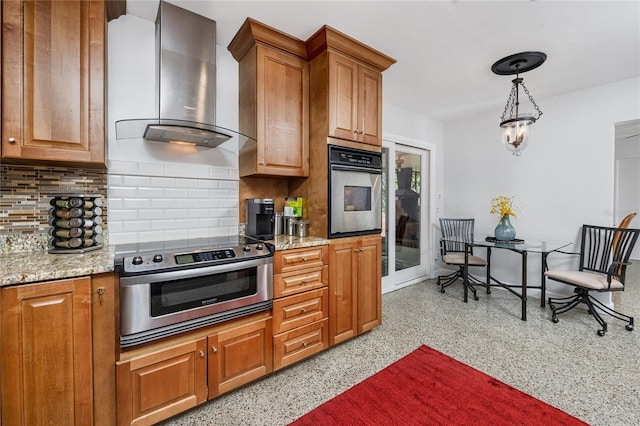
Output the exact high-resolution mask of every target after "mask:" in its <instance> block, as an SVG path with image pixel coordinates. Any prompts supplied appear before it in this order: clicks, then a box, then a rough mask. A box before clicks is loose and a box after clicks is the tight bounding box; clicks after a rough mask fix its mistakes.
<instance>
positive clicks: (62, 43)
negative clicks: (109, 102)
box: [2, 0, 105, 165]
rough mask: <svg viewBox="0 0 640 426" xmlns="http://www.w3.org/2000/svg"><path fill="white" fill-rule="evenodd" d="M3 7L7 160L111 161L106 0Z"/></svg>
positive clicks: (9, 3)
mask: <svg viewBox="0 0 640 426" xmlns="http://www.w3.org/2000/svg"><path fill="white" fill-rule="evenodd" d="M2 8H3V11H2V12H3V14H2V21H3V27H2V43H3V46H2V72H3V76H2V158H3V159H16V160H42V161H45V162H46V161H52V162H65V163H78V162H81V163H88V164H94V165H104V160H105V159H104V140H105V135H104V54H105V51H104V31H105V28H104V27H105V18H104V9H105V6H104V1H102V0H91V1H33V0H24V1H6V2H5V1H3V2H2Z"/></svg>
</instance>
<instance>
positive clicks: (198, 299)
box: [151, 268, 257, 317]
mask: <svg viewBox="0 0 640 426" xmlns="http://www.w3.org/2000/svg"><path fill="white" fill-rule="evenodd" d="M256 293H257V268H249V269H242V270H240V271H233V272H227V273H223V274H216V275H207V276H204V277H193V278H185V279H182V280H175V281H165V282H159V283H154V284H152V285H151V316H152V317H157V316H160V315H166V314H170V313H173V312H179V311H185V310H187V309H192V308H198V307H201V306H207V305H212V304H215V303H220V302H224V301H227V300H232V299H238V298H240V297H245V296H251V295H254V294H256Z"/></svg>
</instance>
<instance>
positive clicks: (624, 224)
mask: <svg viewBox="0 0 640 426" xmlns="http://www.w3.org/2000/svg"><path fill="white" fill-rule="evenodd" d="M637 214H638V213H629V214H628V215H626V216H625V217H624V218H623V219H622V220H621V221H620V225H618V228H628V227H629V224H630V223H631V221H632V220H633V218H634V217H636V215H637Z"/></svg>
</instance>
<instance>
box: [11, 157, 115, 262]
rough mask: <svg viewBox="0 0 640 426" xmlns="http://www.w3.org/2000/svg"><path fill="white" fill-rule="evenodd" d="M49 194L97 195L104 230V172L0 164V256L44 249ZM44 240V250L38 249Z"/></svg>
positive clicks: (105, 184) (105, 173)
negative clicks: (99, 200)
mask: <svg viewBox="0 0 640 426" xmlns="http://www.w3.org/2000/svg"><path fill="white" fill-rule="evenodd" d="M52 193H82V194H100V195H101V196H102V197H103V198H104V207H103V213H102V217H103V221H104V222H103V223H104V225H103V227H106V219H107V212H106V205H107V202H106V201H107V200H106V197H107V172H106V171H105V170H93V169H82V168H76V169H69V168H66V167H54V166H26V165H24V166H23V165H6V164H3V165H0V253H3V252H15V251H37V250H43V249H46V241H47V240H48V238H47V235H46V234H47V232H48V230H49V227H50V225H49V222H48V221H49V209H50V208H51V206H50V205H49V201H50V199H51V197H49V195H48V194H52ZM43 241H44V247H42V245H43Z"/></svg>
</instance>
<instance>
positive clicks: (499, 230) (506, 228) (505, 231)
mask: <svg viewBox="0 0 640 426" xmlns="http://www.w3.org/2000/svg"><path fill="white" fill-rule="evenodd" d="M493 234H494V236H495V237H496V240H498V241H511V240H513V239H514V238H515V237H516V230H515V228H514V227H513V226H512V225H511V221H510V220H509V215H508V214H505V215H504V216H502V217H501V218H500V222H498V226H496V229H495V230H494V231H493Z"/></svg>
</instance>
